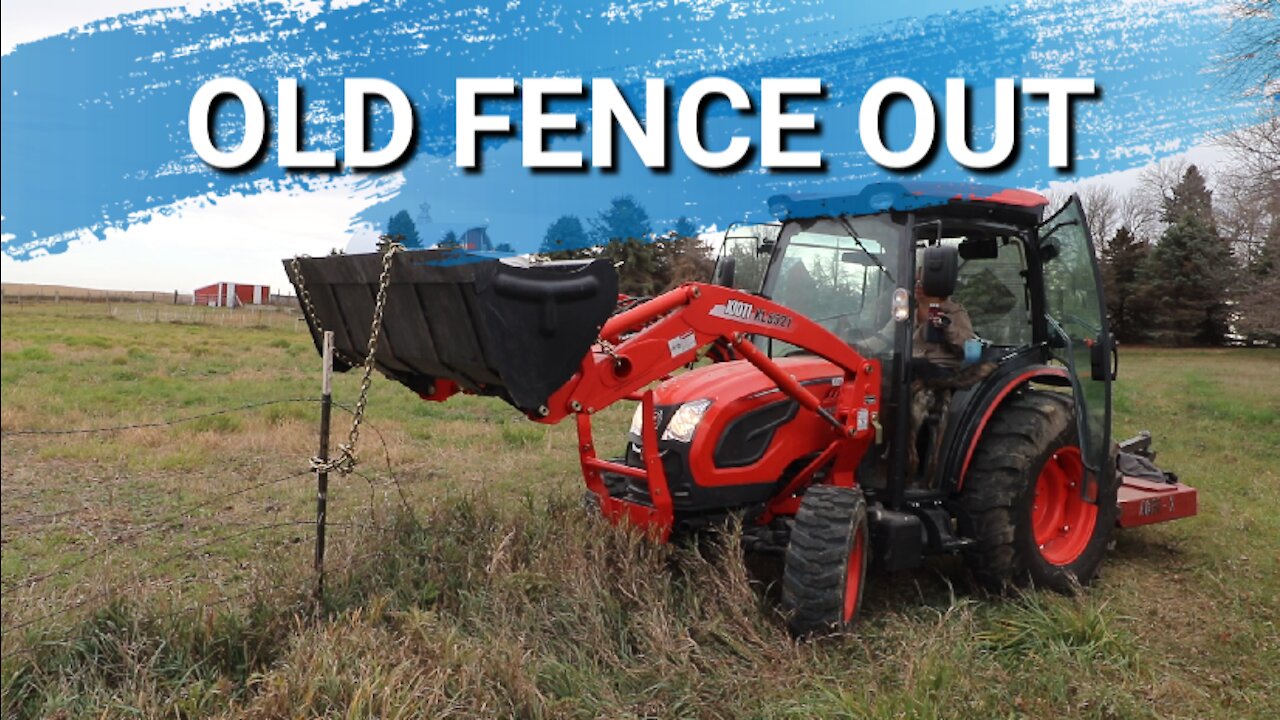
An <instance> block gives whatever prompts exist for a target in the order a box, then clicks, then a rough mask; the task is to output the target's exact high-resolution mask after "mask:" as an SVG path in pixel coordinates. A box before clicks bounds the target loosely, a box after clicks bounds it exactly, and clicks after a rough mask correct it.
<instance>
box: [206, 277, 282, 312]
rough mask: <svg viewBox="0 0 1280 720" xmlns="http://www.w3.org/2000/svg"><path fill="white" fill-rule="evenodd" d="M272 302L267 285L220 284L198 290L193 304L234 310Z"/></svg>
mask: <svg viewBox="0 0 1280 720" xmlns="http://www.w3.org/2000/svg"><path fill="white" fill-rule="evenodd" d="M270 300H271V288H269V287H267V286H266V285H246V284H244V283H233V282H220V283H214V284H212V285H205V286H204V287H202V288H196V291H195V293H194V294H193V295H192V299H191V304H192V305H208V306H209V307H233V308H234V307H241V306H243V305H266V304H267V303H268V302H270Z"/></svg>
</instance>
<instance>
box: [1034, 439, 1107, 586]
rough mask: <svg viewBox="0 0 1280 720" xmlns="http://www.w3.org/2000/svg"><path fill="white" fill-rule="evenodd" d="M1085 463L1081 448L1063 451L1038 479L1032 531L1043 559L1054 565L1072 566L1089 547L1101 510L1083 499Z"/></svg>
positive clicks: (1045, 466) (1046, 466)
mask: <svg viewBox="0 0 1280 720" xmlns="http://www.w3.org/2000/svg"><path fill="white" fill-rule="evenodd" d="M1083 478H1084V461H1083V460H1082V459H1081V456H1080V448H1079V447H1077V446H1075V445H1071V446H1068V447H1064V448H1060V449H1058V450H1057V451H1055V452H1054V453H1053V455H1050V456H1049V459H1048V460H1045V463H1044V467H1042V468H1040V476H1039V477H1038V478H1037V479H1036V494H1035V498H1034V499H1033V500H1032V504H1031V528H1032V530H1033V532H1034V533H1035V538H1036V545H1038V546H1039V548H1040V555H1041V556H1042V557H1044V559H1045V561H1047V562H1049V563H1050V564H1052V565H1070V564H1071V563H1073V562H1075V560H1076V559H1077V558H1079V557H1080V555H1081V554H1082V553H1083V552H1084V549H1085V548H1086V547H1088V546H1089V539H1090V538H1092V537H1093V528H1094V525H1095V524H1096V523H1097V522H1098V506H1097V505H1094V504H1093V503H1090V502H1086V501H1085V500H1084V498H1082V497H1081V496H1080V481H1081V480H1082V479H1083Z"/></svg>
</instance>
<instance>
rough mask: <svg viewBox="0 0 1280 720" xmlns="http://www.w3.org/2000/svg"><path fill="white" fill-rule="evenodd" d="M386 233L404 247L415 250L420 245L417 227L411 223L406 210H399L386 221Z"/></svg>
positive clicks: (411, 219) (411, 220)
mask: <svg viewBox="0 0 1280 720" xmlns="http://www.w3.org/2000/svg"><path fill="white" fill-rule="evenodd" d="M387 234H388V235H390V236H391V237H392V238H393V239H395V240H398V241H399V242H400V243H401V244H403V245H404V246H405V248H407V249H409V250H417V249H419V248H421V247H422V238H421V237H420V236H419V235H418V227H417V226H416V225H414V224H413V218H411V217H409V212H408V211H407V210H401V211H400V212H398V213H396V214H395V215H392V216H391V219H390V220H388V221H387Z"/></svg>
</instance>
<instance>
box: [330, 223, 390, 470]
mask: <svg viewBox="0 0 1280 720" xmlns="http://www.w3.org/2000/svg"><path fill="white" fill-rule="evenodd" d="M401 250H404V246H403V245H401V244H400V243H398V242H395V241H394V240H391V239H390V238H388V239H387V242H386V245H385V246H384V249H383V251H382V275H381V276H380V277H379V278H378V299H377V302H375V303H374V306H373V321H372V323H371V325H370V327H369V347H368V349H367V352H366V354H365V357H364V377H362V378H361V379H360V396H359V397H358V398H357V399H356V405H355V409H354V410H352V412H351V430H350V431H349V432H348V433H347V441H346V442H345V443H342V444H340V445H338V457H336V458H333V459H331V460H328V461H325V460H321V459H320V458H311V469H312V470H315V471H317V472H321V471H325V472H328V471H331V470H333V471H337V472H340V473H342V474H344V475H345V474H347V473H350V472H351V471H352V470H353V469H354V468H355V466H356V443H357V442H359V440H360V423H361V422H363V421H364V410H365V406H366V405H367V404H368V401H369V386H370V385H372V384H373V363H374V354H375V353H376V352H377V351H378V339H379V338H380V337H381V335H382V313H383V311H384V310H385V309H386V306H387V287H388V286H389V285H391V258H392V257H394V256H395V254H396V253H398V252H400V251H401Z"/></svg>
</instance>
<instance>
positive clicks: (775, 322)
mask: <svg viewBox="0 0 1280 720" xmlns="http://www.w3.org/2000/svg"><path fill="white" fill-rule="evenodd" d="M710 314H711V315H712V316H713V317H721V318H729V319H732V320H741V321H743V322H748V323H751V324H753V325H762V326H764V327H776V328H782V329H786V328H789V327H791V316H790V315H787V314H786V313H780V312H773V311H772V310H763V309H757V308H756V306H755V305H752V304H751V303H749V302H743V301H741V300H726V301H724V303H722V304H720V305H716V306H714V307H712V308H711V313H710Z"/></svg>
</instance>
